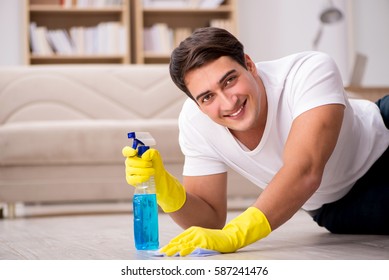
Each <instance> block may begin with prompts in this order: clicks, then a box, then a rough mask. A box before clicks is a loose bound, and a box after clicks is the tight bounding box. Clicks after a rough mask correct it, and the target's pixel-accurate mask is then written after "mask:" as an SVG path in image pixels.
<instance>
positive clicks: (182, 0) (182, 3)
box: [143, 0, 224, 9]
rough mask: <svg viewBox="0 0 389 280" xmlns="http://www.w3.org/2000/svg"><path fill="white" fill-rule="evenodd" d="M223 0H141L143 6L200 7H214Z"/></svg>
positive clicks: (166, 7) (167, 7)
mask: <svg viewBox="0 0 389 280" xmlns="http://www.w3.org/2000/svg"><path fill="white" fill-rule="evenodd" d="M223 1H224V0H143V7H145V8H165V9H171V8H174V9H175V8H200V9H215V8H217V7H219V6H220V5H221V4H222V3H223Z"/></svg>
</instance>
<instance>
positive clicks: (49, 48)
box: [30, 22, 127, 56]
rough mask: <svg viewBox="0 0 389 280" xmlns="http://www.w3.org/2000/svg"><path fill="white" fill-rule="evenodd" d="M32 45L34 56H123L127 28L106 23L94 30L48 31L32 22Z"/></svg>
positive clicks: (76, 28)
mask: <svg viewBox="0 0 389 280" xmlns="http://www.w3.org/2000/svg"><path fill="white" fill-rule="evenodd" d="M30 46H31V52H32V54H35V55H53V54H54V53H55V54H58V55H80V56H81V55H123V54H125V52H126V46H127V35H126V29H125V27H124V26H123V25H121V24H120V23H118V22H103V23H100V24H98V25H97V26H92V27H84V26H79V27H76V26H75V27H71V28H70V29H69V31H67V30H65V29H54V30H48V29H47V27H38V26H37V25H36V23H34V22H32V23H30Z"/></svg>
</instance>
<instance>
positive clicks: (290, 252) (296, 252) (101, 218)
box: [0, 211, 389, 260]
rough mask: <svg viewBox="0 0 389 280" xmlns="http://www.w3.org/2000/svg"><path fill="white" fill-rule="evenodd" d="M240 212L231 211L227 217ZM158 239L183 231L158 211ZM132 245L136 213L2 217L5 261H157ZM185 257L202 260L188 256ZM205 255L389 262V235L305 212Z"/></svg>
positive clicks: (0, 244) (165, 239)
mask: <svg viewBox="0 0 389 280" xmlns="http://www.w3.org/2000/svg"><path fill="white" fill-rule="evenodd" d="M239 213H240V212H239V211H231V212H229V215H228V219H232V218H233V217H235V216H237V215H238V214H239ZM159 225H160V243H161V245H164V244H166V243H167V242H168V241H169V240H170V239H171V238H173V237H175V236H176V235H177V234H179V233H180V232H181V231H182V230H181V229H180V227H178V226H177V225H176V224H175V223H174V222H173V221H172V220H171V218H170V217H169V216H168V215H166V214H160V217H159ZM157 258H158V257H155V256H153V254H152V253H150V252H144V251H137V250H135V248H134V244H133V233H132V214H131V213H110V214H94V215H90V214H89V215H68V216H66V215H65V216H61V215H59V216H41V217H39V216H38V217H27V218H23V217H18V218H16V219H12V220H11V219H4V220H0V259H2V260H25V259H27V260H136V259H138V260H139V259H157ZM185 259H198V257H197V258H196V257H186V258H185ZM205 259H216V260H234V259H236V260H237V259H240V260H241V259H258V260H260V259H270V260H309V259H314V260H344V259H349V260H358V259H364V260H365V259H366V260H389V236H375V235H337V234H331V233H329V232H327V231H326V230H325V229H323V228H320V227H319V226H317V225H316V224H315V223H314V222H313V221H312V219H311V218H310V217H309V216H308V215H307V214H306V213H305V212H303V211H299V212H298V213H297V214H296V215H295V216H294V217H293V218H292V219H291V220H289V221H288V222H287V223H286V224H285V225H283V226H281V227H280V228H278V229H277V230H276V231H274V232H273V233H272V234H270V235H269V236H268V237H267V238H265V239H263V240H261V241H259V242H256V243H254V244H252V245H250V246H247V247H245V248H243V249H241V250H239V251H238V252H236V253H232V254H220V255H214V256H210V257H205Z"/></svg>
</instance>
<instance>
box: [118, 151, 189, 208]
mask: <svg viewBox="0 0 389 280" xmlns="http://www.w3.org/2000/svg"><path fill="white" fill-rule="evenodd" d="M122 153H123V156H125V157H126V181H127V183H128V184H130V185H132V186H135V185H137V184H139V183H142V182H145V181H147V180H148V179H149V178H150V176H154V181H155V189H156V194H157V202H158V205H159V206H161V208H162V210H163V211H164V212H166V213H170V212H175V211H177V210H179V209H180V208H181V207H182V206H183V205H184V203H185V201H186V192H185V189H184V187H183V186H182V185H181V183H180V182H179V181H178V180H177V179H176V178H175V177H174V176H173V175H171V174H170V173H169V172H167V171H166V169H165V167H164V165H163V162H162V158H161V155H160V154H159V152H158V150H156V149H148V150H147V151H146V152H144V153H143V155H142V157H138V156H137V151H136V150H135V149H133V148H131V147H129V146H126V147H124V148H123V150H122Z"/></svg>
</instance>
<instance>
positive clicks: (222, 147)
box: [179, 52, 389, 210]
mask: <svg viewBox="0 0 389 280" xmlns="http://www.w3.org/2000/svg"><path fill="white" fill-rule="evenodd" d="M256 66H257V69H258V73H259V76H260V77H261V79H262V81H263V83H264V86H265V89H266V95H267V101H268V115H267V122H266V127H265V131H264V134H263V137H262V139H261V142H260V143H259V145H258V146H257V147H256V148H255V149H254V150H252V151H250V150H248V149H245V147H244V146H243V145H242V144H240V143H239V142H238V141H237V140H236V139H235V138H234V137H233V136H232V134H231V133H230V132H229V130H228V129H227V128H226V127H223V126H221V125H219V124H216V123H215V122H213V121H212V120H211V119H210V118H209V117H208V116H206V115H205V114H204V113H202V112H201V111H200V110H199V108H198V106H197V105H196V104H195V102H194V101H192V100H191V99H188V100H187V101H186V102H185V104H184V106H183V108H182V111H181V113H180V117H179V128H180V134H179V142H180V146H181V150H182V152H183V153H184V155H185V164H184V171H183V174H184V175H185V176H202V175H210V174H217V173H222V172H226V171H227V166H230V167H231V168H232V169H234V170H236V171H237V172H238V173H240V174H241V175H243V176H244V177H246V178H248V179H249V180H250V181H252V182H253V183H254V184H256V185H257V186H259V187H261V188H262V189H264V188H266V186H267V185H268V184H269V182H270V181H271V179H272V178H273V176H274V175H275V174H276V173H277V172H278V170H279V169H280V168H281V166H282V164H283V162H282V155H283V151H284V145H285V142H286V139H287V137H288V134H289V132H290V128H291V125H292V122H293V120H294V119H295V118H296V117H297V116H299V115H300V114H301V113H303V112H305V111H307V110H310V109H312V108H315V107H318V106H321V105H324V104H343V105H345V113H344V120H343V124H342V129H341V132H340V135H339V139H338V142H337V145H336V147H335V149H334V151H333V153H332V155H331V157H330V159H329V161H328V163H327V165H326V167H325V170H324V174H323V178H322V182H321V185H320V187H319V188H318V190H317V191H316V192H315V194H314V195H313V196H312V197H311V198H310V199H309V200H308V201H307V202H306V203H305V204H304V206H303V208H304V209H305V210H314V209H317V208H320V207H321V206H322V205H323V204H324V203H329V202H333V201H335V200H338V199H339V198H341V197H342V196H344V195H345V194H346V193H347V192H348V191H349V190H350V189H351V187H352V186H353V185H354V183H355V181H356V180H357V179H358V178H360V177H361V176H362V175H363V174H364V173H365V172H366V171H367V170H368V169H369V168H370V167H371V165H372V164H373V163H374V162H375V161H376V160H377V159H378V158H379V157H380V155H382V153H383V152H384V151H385V150H386V149H387V147H388V145H389V130H388V129H386V127H385V125H384V123H383V120H382V117H381V115H380V112H379V109H378V107H377V106H376V105H375V104H374V103H373V102H370V101H366V100H348V99H347V97H346V96H345V93H344V89H343V84H342V80H341V76H340V74H339V71H338V69H337V67H336V65H335V63H334V61H333V60H332V59H331V58H330V57H329V56H328V55H326V54H323V53H319V52H303V53H298V54H294V55H290V56H287V57H284V58H281V59H278V60H274V61H268V62H260V63H257V64H256Z"/></svg>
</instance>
